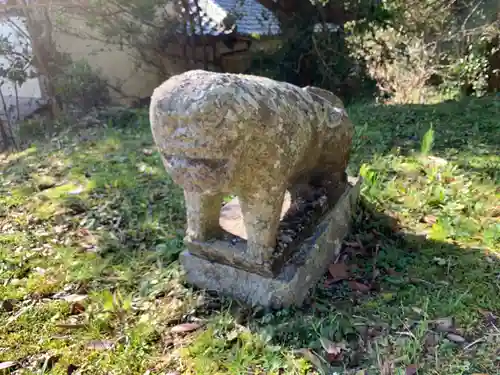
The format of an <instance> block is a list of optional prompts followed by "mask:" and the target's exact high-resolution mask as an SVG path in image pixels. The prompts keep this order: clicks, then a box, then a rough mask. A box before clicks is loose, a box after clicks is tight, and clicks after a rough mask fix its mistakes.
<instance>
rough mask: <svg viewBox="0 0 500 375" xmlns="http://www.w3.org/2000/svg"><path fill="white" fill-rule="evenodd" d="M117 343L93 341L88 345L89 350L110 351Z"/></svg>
mask: <svg viewBox="0 0 500 375" xmlns="http://www.w3.org/2000/svg"><path fill="white" fill-rule="evenodd" d="M114 346H115V343H114V342H113V341H111V340H93V341H90V342H88V343H87V349H93V350H109V349H113V347H114Z"/></svg>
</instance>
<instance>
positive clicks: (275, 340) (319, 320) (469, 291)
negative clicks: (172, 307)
mask: <svg viewBox="0 0 500 375" xmlns="http://www.w3.org/2000/svg"><path fill="white" fill-rule="evenodd" d="M340 262H341V263H342V264H345V270H347V274H348V275H347V276H346V277H345V278H344V277H342V280H340V281H334V280H333V278H332V275H331V274H329V273H327V274H325V275H324V276H323V277H322V279H321V281H320V282H319V283H318V285H317V287H316V288H315V289H314V290H313V291H312V294H311V297H310V299H309V300H308V301H307V302H306V304H305V305H304V306H303V307H301V308H290V309H284V310H280V311H274V312H269V311H267V312H266V311H263V310H260V309H251V308H248V307H243V306H240V305H238V304H236V305H235V304H234V303H232V304H231V303H230V302H227V301H226V303H225V304H223V305H224V307H225V309H227V310H229V311H232V312H231V316H232V317H233V319H234V320H235V321H236V322H238V323H239V324H242V325H244V326H247V327H250V329H251V331H252V332H254V334H256V335H259V337H260V339H261V340H263V341H264V342H267V343H268V345H278V346H280V347H281V348H282V349H283V350H285V351H286V352H297V353H301V354H302V355H304V353H306V358H308V359H310V358H311V354H310V353H307V352H305V351H304V349H307V350H308V351H312V352H313V353H314V355H313V356H315V357H318V358H321V359H320V360H319V361H313V363H316V364H318V366H317V367H321V368H322V369H323V371H324V373H327V374H333V373H339V374H349V373H353V374H354V373H356V374H358V371H361V370H364V371H366V372H361V373H362V374H379V373H382V374H385V373H391V374H393V373H402V374H405V373H406V372H405V370H406V369H407V368H410V367H411V366H413V365H415V364H416V365H418V369H419V372H418V373H422V374H431V373H436V374H437V373H443V374H444V373H446V374H462V373H463V374H469V373H487V374H492V373H495V371H497V369H498V367H497V366H498V362H497V355H498V344H499V342H500V338H499V337H498V331H496V330H495V325H494V324H496V321H497V318H496V317H498V316H499V315H500V301H499V300H498V298H497V297H496V296H497V295H498V293H499V292H500V272H499V267H498V265H499V262H498V260H497V259H496V258H495V257H494V256H493V255H492V254H488V253H485V251H484V249H474V248H463V247H461V246H459V245H455V244H452V243H446V242H442V241H433V240H429V239H427V238H426V237H425V236H423V235H415V234H412V233H405V232H404V231H402V230H401V228H399V224H398V222H397V220H396V219H395V218H394V217H392V216H388V215H385V214H383V213H380V212H378V211H377V210H376V209H375V208H374V207H373V206H372V205H371V204H369V203H367V202H366V201H361V203H360V209H359V210H358V212H357V216H356V219H355V225H354V228H353V230H352V231H351V235H350V238H348V239H347V240H346V245H345V246H344V248H343V250H342V256H341V260H340ZM214 300H215V301H220V300H219V299H218V298H217V297H215V296H213V295H212V297H209V298H207V299H206V301H207V303H209V304H210V305H213V303H214ZM228 306H231V307H228ZM200 308H201V309H202V307H200ZM217 313H220V311H217V312H216V313H215V315H214V312H213V311H212V312H209V313H208V314H209V316H211V318H212V319H213V320H214V321H215V326H218V323H217V322H218V319H219V318H218V317H217ZM497 326H498V325H497ZM219 329H220V330H219V331H217V330H216V332H215V333H214V331H209V333H208V332H207V333H204V334H201V336H199V337H198V339H197V340H196V341H195V342H194V344H193V345H192V346H191V349H190V357H191V359H192V360H193V363H194V365H193V366H194V367H193V369H195V371H196V370H197V371H201V369H202V368H203V366H207V363H216V366H215V367H218V368H219V369H224V368H225V369H226V370H228V369H229V368H230V366H231V365H230V364H233V365H234V361H235V358H236V357H238V356H239V357H240V358H251V353H247V352H246V345H247V342H248V341H249V340H248V339H246V340H245V339H241V340H236V339H234V332H233V331H232V330H227V326H225V327H224V328H221V327H220V325H219ZM223 330H225V332H223ZM229 337H233V339H230V338H229ZM325 339H326V340H328V341H326V340H325ZM477 340H479V342H478V341H477ZM325 342H326V344H325ZM221 343H224V345H225V347H226V350H225V351H216V350H211V348H213V347H214V346H215V347H217V346H218V345H221ZM325 346H326V347H329V348H330V353H328V352H327V351H326V350H325ZM319 364H321V365H319ZM225 366H227V367H225ZM245 366H247V368H248V369H253V370H254V371H256V370H257V369H258V368H259V367H258V366H257V367H255V366H254V363H252V361H251V360H249V361H248V362H247V363H243V364H240V367H238V368H241V369H243V368H244V367H245ZM268 366H271V365H270V364H269V363H268ZM268 368H269V367H268ZM228 371H229V370H228ZM384 371H392V372H384ZM398 371H399V372H398ZM320 373H321V372H320Z"/></svg>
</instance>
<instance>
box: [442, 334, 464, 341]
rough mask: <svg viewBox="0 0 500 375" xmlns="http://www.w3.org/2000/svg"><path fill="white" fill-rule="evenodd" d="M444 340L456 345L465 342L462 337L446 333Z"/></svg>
mask: <svg viewBox="0 0 500 375" xmlns="http://www.w3.org/2000/svg"><path fill="white" fill-rule="evenodd" d="M446 338H447V339H448V340H450V341H453V342H455V343H457V344H463V343H464V342H465V339H464V338H463V337H462V336H460V335H457V334H455V333H448V334H447V335H446Z"/></svg>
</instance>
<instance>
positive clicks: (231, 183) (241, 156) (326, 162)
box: [150, 70, 354, 268]
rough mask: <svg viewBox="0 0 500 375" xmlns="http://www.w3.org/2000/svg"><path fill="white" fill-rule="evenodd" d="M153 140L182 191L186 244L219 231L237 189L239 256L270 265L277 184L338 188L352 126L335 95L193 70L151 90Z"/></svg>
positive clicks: (281, 188)
mask: <svg viewBox="0 0 500 375" xmlns="http://www.w3.org/2000/svg"><path fill="white" fill-rule="evenodd" d="M150 121H151V130H152V133H153V138H154V140H155V142H156V144H157V146H158V148H159V151H160V153H161V155H162V158H163V162H164V164H165V167H166V169H167V171H168V173H169V174H170V175H171V177H172V179H173V180H174V182H176V183H177V184H179V185H181V186H182V187H183V188H184V194H185V199H186V206H187V221H188V229H187V233H186V241H205V240H208V239H212V238H217V237H218V236H219V234H221V229H220V226H219V214H220V208H221V203H222V199H223V197H224V196H225V195H227V194H228V193H233V194H235V195H237V196H238V198H239V200H240V204H241V208H242V213H243V218H244V223H245V227H246V231H247V236H248V242H247V252H248V257H250V258H252V261H253V262H255V264H258V265H262V267H264V268H268V267H269V268H270V267H271V263H272V254H273V250H274V247H275V245H276V237H277V229H278V225H279V220H280V213H281V209H282V204H283V199H284V195H285V191H286V190H287V189H289V190H290V192H291V194H292V199H293V198H294V197H295V198H297V197H298V196H300V194H301V192H302V189H301V188H300V187H301V186H305V185H307V184H310V185H316V186H324V187H326V188H327V189H328V191H329V193H330V196H334V195H335V194H338V192H339V191H341V192H343V191H344V189H345V183H346V181H347V177H346V172H345V170H346V167H347V162H348V160H349V153H350V149H351V141H352V135H353V130H354V128H353V125H352V123H351V122H350V120H349V118H348V116H347V113H346V112H345V110H344V106H343V105H342V102H341V101H340V99H338V98H337V97H336V96H335V95H334V94H332V93H331V92H329V91H326V90H322V89H319V88H316V87H305V88H300V87H297V86H294V85H292V84H289V83H284V82H278V81H274V80H271V79H268V78H263V77H258V76H251V75H237V74H223V73H214V72H207V71H202V70H193V71H189V72H186V73H183V74H180V75H176V76H174V77H172V78H170V79H168V80H167V81H165V82H164V83H163V84H162V85H160V86H159V87H158V88H157V89H155V90H154V93H153V95H152V97H151V105H150Z"/></svg>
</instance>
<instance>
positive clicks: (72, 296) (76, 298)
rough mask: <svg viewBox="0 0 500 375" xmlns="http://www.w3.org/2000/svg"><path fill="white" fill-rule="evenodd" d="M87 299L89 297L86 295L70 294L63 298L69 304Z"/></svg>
mask: <svg viewBox="0 0 500 375" xmlns="http://www.w3.org/2000/svg"><path fill="white" fill-rule="evenodd" d="M87 297H88V296H87V295H85V294H70V295H67V296H64V297H62V299H63V300H65V301H67V302H82V301H83V300H85V299H87Z"/></svg>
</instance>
